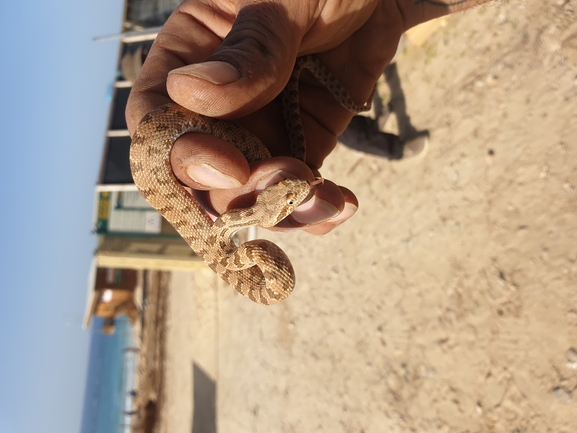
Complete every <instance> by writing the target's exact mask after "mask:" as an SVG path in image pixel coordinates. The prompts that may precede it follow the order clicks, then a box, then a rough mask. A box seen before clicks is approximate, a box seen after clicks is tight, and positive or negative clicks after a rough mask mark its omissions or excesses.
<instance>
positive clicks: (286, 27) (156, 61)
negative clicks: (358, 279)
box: [127, 0, 408, 234]
mask: <svg viewBox="0 0 577 433" xmlns="http://www.w3.org/2000/svg"><path fill="white" fill-rule="evenodd" d="M399 1H400V0H399ZM247 3H249V2H248V1H241V0H221V1H219V2H214V1H210V0H187V1H185V2H184V3H183V4H182V5H181V6H180V7H179V8H178V9H177V10H176V11H175V12H174V14H173V15H171V17H170V18H169V19H168V21H167V22H166V24H165V26H164V27H163V29H162V31H161V32H160V34H159V35H158V37H157V39H156V41H155V43H154V45H153V47H152V49H151V51H150V53H149V55H148V58H147V60H146V62H145V64H144V65H143V68H142V71H141V74H140V76H139V79H138V80H137V82H136V83H135V84H134V87H133V89H132V93H131V96H130V99H129V102H128V106H127V123H128V128H129V130H130V133H131V134H132V133H133V132H134V130H135V129H136V126H137V124H138V122H139V121H140V119H141V118H142V117H143V116H144V115H145V114H146V113H147V112H149V111H150V110H152V109H153V108H155V107H157V106H159V105H162V104H164V103H166V102H169V101H170V100H173V101H174V102H176V103H178V104H179V105H181V106H183V107H185V108H187V109H189V110H192V111H195V112H198V113H201V114H204V115H207V116H211V117H217V118H225V119H230V120H234V122H235V123H238V124H240V125H241V126H243V127H245V128H246V129H248V130H249V131H251V132H252V133H253V134H254V135H256V136H257V137H258V138H260V139H261V141H262V142H263V143H264V145H265V146H266V147H267V148H268V149H269V150H270V152H271V154H272V155H273V158H272V159H269V160H266V161H261V162H258V163H253V164H250V165H249V164H248V163H247V161H246V160H245V159H244V157H243V156H242V154H241V153H240V152H239V151H238V150H237V149H236V148H235V147H234V146H232V145H231V144H229V143H227V142H225V141H222V140H219V139H217V138H215V137H212V136H208V135H203V134H187V135H185V136H183V137H181V138H180V139H179V140H177V142H176V143H175V145H174V147H173V150H172V152H171V163H172V167H173V170H174V172H175V174H176V176H177V177H178V179H179V180H180V181H181V182H182V183H183V184H185V185H187V186H189V187H191V188H192V189H193V190H194V193H195V196H196V197H197V198H198V199H200V201H201V202H203V204H204V205H205V207H212V209H214V211H215V212H216V213H222V212H224V211H226V210H227V209H229V208H237V207H244V206H248V205H250V204H252V201H253V200H254V191H255V190H260V189H262V188H264V187H265V186H267V185H269V184H271V183H275V182H277V181H279V180H280V178H282V177H291V176H294V177H297V178H304V179H310V180H312V179H314V177H315V176H318V175H319V171H318V170H319V169H320V167H321V165H322V162H323V160H324V158H325V157H326V156H327V155H328V154H329V153H330V152H331V151H332V149H333V148H334V146H335V144H336V137H337V136H338V135H339V134H340V133H341V132H342V131H344V129H345V128H346V126H347V125H348V123H349V121H350V119H351V116H352V114H351V113H349V112H347V111H346V110H345V109H344V108H342V107H341V106H340V104H339V103H338V102H336V101H335V100H334V98H333V97H332V95H331V94H330V93H329V92H328V91H327V90H326V89H325V88H324V87H322V85H320V84H319V83H317V82H316V81H315V80H314V79H313V78H312V77H310V76H309V77H307V76H304V77H302V79H301V82H300V107H301V119H302V124H303V128H304V131H305V135H306V138H307V158H306V161H305V163H306V164H305V163H303V162H300V161H298V160H296V159H293V158H287V157H286V155H289V152H288V149H289V144H288V139H287V137H286V135H287V134H286V132H285V127H284V123H283V120H282V114H281V109H280V104H279V102H278V101H277V100H274V98H275V97H276V96H277V95H278V94H279V93H280V91H281V90H282V88H283V87H284V85H285V84H286V82H287V81H288V78H289V76H290V73H291V71H292V69H293V65H294V62H295V59H296V57H297V56H300V55H304V54H308V53H317V54H318V57H319V58H320V59H321V61H322V62H323V63H324V64H325V66H326V67H327V68H328V69H329V70H331V71H332V72H333V74H334V75H335V77H336V78H337V79H338V80H339V82H340V83H341V84H342V85H343V86H344V87H345V89H346V90H347V92H348V93H349V95H350V96H351V97H352V99H353V100H354V101H355V102H356V103H357V104H359V105H362V104H363V103H364V102H365V101H367V100H368V99H369V97H370V95H371V93H372V91H373V88H374V84H375V83H376V81H377V79H378V78H379V76H380V74H381V72H382V70H383V68H384V66H385V65H386V64H387V63H388V61H390V59H391V58H392V57H393V55H394V53H395V51H396V47H397V44H398V40H399V38H400V36H401V34H402V32H403V31H404V30H405V29H406V27H407V26H408V24H407V16H406V14H404V13H403V11H402V9H403V8H402V7H399V5H398V4H397V1H396V0H356V1H355V2H348V3H346V4H345V3H343V2H340V1H338V0H326V1H324V2H319V1H313V0H306V1H305V0H302V1H299V2H295V1H285V2H279V1H274V2H273V1H272V0H261V1H258V2H250V4H247ZM169 73H170V75H169ZM303 75H304V74H303ZM307 206H308V207H307ZM303 207H304V209H303ZM303 207H301V208H300V209H299V210H298V211H297V212H295V213H294V214H293V215H292V222H291V223H290V224H289V225H290V226H292V227H301V226H304V229H305V230H306V231H308V232H311V233H316V234H322V233H326V232H328V231H330V230H331V229H332V228H334V227H336V226H337V225H339V224H341V223H342V222H344V221H345V220H346V219H348V218H350V217H351V216H352V215H353V214H354V213H355V211H356V209H357V207H358V202H357V199H356V197H355V196H354V194H353V193H352V192H351V191H349V190H348V189H346V188H344V187H339V186H337V185H336V184H334V183H333V182H330V181H325V182H324V184H322V185H319V186H318V187H317V191H316V193H315V197H314V199H312V200H311V201H310V202H309V203H308V205H304V206H303ZM284 229H286V227H285V228H284Z"/></svg>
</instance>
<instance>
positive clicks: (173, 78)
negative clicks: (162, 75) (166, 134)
mask: <svg viewBox="0 0 577 433" xmlns="http://www.w3.org/2000/svg"><path fill="white" fill-rule="evenodd" d="M301 37H302V36H301V34H300V32H299V31H298V26H297V25H296V24H295V22H294V21H292V20H291V19H289V16H288V14H287V12H286V10H285V9H284V8H283V7H282V6H280V5H275V4H270V3H258V4H252V5H249V6H246V7H244V8H242V9H241V10H240V11H239V13H238V15H237V17H236V20H235V22H234V24H233V26H232V29H231V31H230V32H229V33H228V35H227V36H226V37H225V39H224V40H223V41H222V44H221V45H220V46H219V47H218V48H217V49H216V51H215V52H214V53H213V55H212V56H210V57H209V58H208V59H207V60H206V61H204V62H202V63H196V64H192V65H187V66H184V67H182V68H178V69H175V70H173V71H171V72H170V74H169V76H168V81H167V90H168V93H169V95H170V97H171V98H172V99H173V100H174V101H175V102H177V103H178V104H180V105H182V106H184V107H186V108H188V109H190V110H193V111H196V112H199V113H202V114H204V115H207V116H211V117H222V118H237V117H242V116H246V115H248V114H250V113H252V112H254V111H256V110H258V109H260V108H262V107H263V106H264V105H266V104H268V103H269V102H270V101H272V100H273V99H274V98H275V97H276V96H277V95H278V94H279V93H280V92H281V91H282V89H283V87H284V86H285V85H286V83H287V81H288V79H289V77H290V74H291V72H292V69H293V67H294V62H295V59H296V55H297V51H298V46H299V43H300V39H301Z"/></svg>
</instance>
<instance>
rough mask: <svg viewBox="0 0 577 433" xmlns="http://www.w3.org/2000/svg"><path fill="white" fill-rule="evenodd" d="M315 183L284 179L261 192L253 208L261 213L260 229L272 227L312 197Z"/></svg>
mask: <svg viewBox="0 0 577 433" xmlns="http://www.w3.org/2000/svg"><path fill="white" fill-rule="evenodd" d="M314 191H315V183H312V182H309V181H308V180H302V179H285V180H283V181H281V182H279V183H276V184H274V185H271V186H269V187H267V188H266V189H265V190H264V191H263V192H261V193H260V194H259V195H258V197H257V199H256V203H255V206H254V207H259V208H260V209H261V211H262V219H261V221H260V223H259V225H260V226H261V227H273V226H275V225H277V224H278V223H279V222H281V221H282V220H283V219H285V218H286V217H287V216H289V215H290V214H291V213H292V212H293V211H294V210H295V209H296V208H297V207H298V206H300V205H301V204H303V203H304V202H306V201H307V200H308V199H309V198H311V197H312V196H313V193H314Z"/></svg>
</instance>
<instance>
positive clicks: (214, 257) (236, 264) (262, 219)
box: [130, 55, 369, 305]
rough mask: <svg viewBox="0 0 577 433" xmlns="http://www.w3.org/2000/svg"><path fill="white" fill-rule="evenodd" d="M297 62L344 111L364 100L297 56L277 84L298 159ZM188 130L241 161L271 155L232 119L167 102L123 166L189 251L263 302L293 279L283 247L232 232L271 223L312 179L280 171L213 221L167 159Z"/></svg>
mask: <svg viewBox="0 0 577 433" xmlns="http://www.w3.org/2000/svg"><path fill="white" fill-rule="evenodd" d="M303 69H308V70H309V71H310V72H311V73H312V74H313V75H314V76H315V78H316V79H317V80H318V81H319V82H321V83H322V84H323V85H324V86H325V87H326V88H327V89H328V90H329V91H330V92H331V94H332V95H333V96H334V97H335V99H336V100H337V101H338V102H339V103H340V104H341V105H342V106H343V107H344V108H346V109H347V110H349V111H350V112H352V113H358V112H360V111H363V110H366V109H367V107H368V105H369V104H364V105H363V106H358V105H355V104H354V102H353V101H352V99H351V97H350V96H349V95H348V93H347V92H346V90H345V89H344V88H343V86H342V85H341V84H340V83H339V82H338V81H337V79H336V78H335V77H334V76H333V75H332V74H331V72H329V71H328V70H327V69H326V67H325V66H324V65H323V64H322V63H321V62H320V61H319V60H318V59H317V58H316V57H315V56H311V55H309V56H304V57H300V58H298V59H297V61H296V64H295V67H294V69H293V72H292V75H291V78H290V80H289V82H288V84H287V86H286V87H285V89H284V90H283V92H282V103H283V117H284V120H285V124H286V128H287V131H288V134H289V140H290V143H291V156H292V157H295V158H298V159H300V160H301V161H305V152H306V141H305V135H304V132H303V128H302V125H301V121H300V109H299V98H298V81H299V76H300V73H301V72H302V70H303ZM189 132H198V133H203V134H209V135H213V136H215V137H217V138H220V139H222V140H225V141H228V142H229V143H232V144H233V145H234V146H236V147H237V148H238V149H239V150H240V151H241V152H242V153H243V155H244V156H245V157H246V159H247V160H248V161H249V162H253V161H259V160H262V159H266V158H270V157H271V155H270V153H269V151H268V149H267V148H266V147H265V146H264V145H263V144H262V143H261V141H260V140H259V139H258V138H257V137H255V136H254V135H253V134H251V133H250V132H249V131H247V130H246V129H244V128H242V127H240V126H238V125H236V124H235V123H232V122H228V121H224V120H219V119H213V118H210V117H206V116H203V115H201V114H198V113H194V112H192V111H189V110H186V109H185V108H183V107H181V106H179V105H177V104H174V103H171V104H166V105H163V106H161V107H158V108H157V109H155V110H153V111H151V112H150V113H148V114H147V115H146V116H145V117H144V118H143V119H142V121H141V122H140V124H139V125H138V128H137V129H136V132H135V133H134V136H133V137H132V144H131V146H130V168H131V170H132V176H133V178H134V183H135V184H136V186H137V187H138V189H139V191H140V192H141V194H142V195H143V196H144V198H145V199H146V200H147V201H148V202H149V203H150V204H151V205H152V207H154V208H155V209H156V210H158V212H160V214H161V215H162V216H163V217H164V218H165V219H166V220H167V221H168V222H169V223H170V224H172V226H173V227H174V228H175V229H176V231H177V232H178V233H179V234H180V235H181V236H182V237H183V239H184V240H185V241H186V242H187V243H188V245H190V247H191V248H192V249H193V250H194V251H195V252H196V254H197V255H198V256H199V257H201V258H202V259H203V260H204V261H205V262H206V263H207V264H208V266H209V267H210V268H211V269H212V270H213V271H214V272H216V273H217V274H218V275H219V276H220V277H221V278H222V279H223V280H225V281H226V282H228V283H229V284H230V285H232V286H233V287H234V288H235V289H236V290H237V291H238V292H239V293H241V294H242V295H244V296H246V297H248V298H249V299H251V300H252V301H254V302H257V303H259V304H265V305H270V304H275V303H277V302H279V301H281V300H283V299H285V298H286V297H287V296H288V295H290V293H291V292H292V290H293V287H294V284H295V275H294V270H293V267H292V265H291V263H290V261H289V259H288V257H287V256H286V254H285V253H284V252H283V251H282V250H281V249H280V248H279V247H278V246H276V245H275V244H274V243H272V242H269V241H266V240H262V239H257V240H254V241H250V242H246V243H244V244H242V245H240V246H237V245H236V244H235V242H234V240H233V238H232V236H233V234H234V233H235V232H236V231H238V230H240V229H242V228H245V227H249V226H253V225H259V226H261V227H272V226H274V225H276V224H278V223H279V222H280V221H281V220H282V219H284V218H285V217H287V216H288V215H289V214H290V213H291V212H292V211H293V210H294V209H295V208H296V207H297V206H299V205H300V204H301V203H303V202H304V201H306V200H307V199H308V198H310V197H311V196H312V194H313V192H314V188H315V187H314V183H313V184H311V183H310V182H309V181H307V180H296V179H285V180H283V181H281V182H279V183H277V184H275V185H271V186H269V187H268V188H266V189H265V190H264V191H263V192H261V193H260V194H259V195H258V197H257V199H256V203H255V204H254V205H253V206H251V207H250V208H247V209H236V210H231V211H228V212H226V213H224V214H223V215H221V216H220V217H219V218H218V219H217V220H216V221H215V222H214V223H213V222H212V220H211V219H210V218H209V217H208V216H207V214H206V212H205V211H204V209H203V208H202V207H201V205H200V204H199V203H198V202H197V201H196V200H195V198H194V197H193V196H192V195H191V194H190V193H188V192H187V191H186V190H185V189H184V188H183V187H182V186H181V184H180V183H179V182H178V180H177V179H176V177H175V176H174V174H173V172H172V168H171V165H170V151H171V149H172V146H173V144H174V142H175V141H176V139H177V138H178V137H180V136H181V135H183V134H186V133H189Z"/></svg>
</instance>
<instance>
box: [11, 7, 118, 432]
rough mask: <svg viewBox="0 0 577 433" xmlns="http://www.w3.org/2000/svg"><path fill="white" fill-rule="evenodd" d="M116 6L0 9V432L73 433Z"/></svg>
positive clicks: (86, 336) (80, 393)
mask: <svg viewBox="0 0 577 433" xmlns="http://www.w3.org/2000/svg"><path fill="white" fill-rule="evenodd" d="M122 9H123V6H122V1H121V0H50V1H48V0H32V1H29V2H23V1H21V0H1V1H0V83H1V85H0V149H1V155H2V156H1V158H0V160H1V167H2V169H1V170H0V182H1V185H2V187H3V190H2V194H1V199H0V200H1V203H2V204H1V205H0V209H1V212H0V295H1V297H2V299H1V300H0V432H2V433H30V432H38V433H45V432H47V433H52V432H54V433H68V432H78V431H79V428H80V417H81V412H82V404H83V399H84V387H85V381H86V368H87V359H88V349H89V341H90V332H91V331H84V330H82V328H81V325H82V315H83V313H84V305H85V298H86V284H87V277H88V270H89V265H90V260H91V257H92V253H93V250H94V248H95V242H96V239H95V237H94V236H92V235H91V234H90V230H91V224H92V212H93V202H94V185H95V182H96V177H97V172H98V168H99V164H100V158H101V153H102V145H103V142H104V134H105V130H106V122H107V118H108V111H109V101H108V99H107V98H108V94H109V91H110V86H111V84H112V81H113V79H114V74H115V69H116V61H117V55H118V42H116V41H108V42H92V38H93V37H95V36H100V35H105V34H114V33H118V32H119V31H120V24H121V18H122V17H121V15H122Z"/></svg>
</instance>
